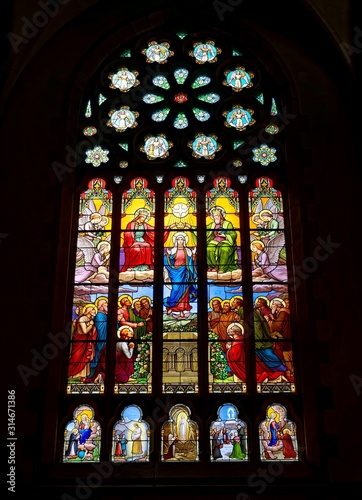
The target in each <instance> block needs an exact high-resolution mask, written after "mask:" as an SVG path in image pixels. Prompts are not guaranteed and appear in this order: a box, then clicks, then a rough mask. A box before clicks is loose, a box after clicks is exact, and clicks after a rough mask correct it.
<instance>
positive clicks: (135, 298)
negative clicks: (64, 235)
mask: <svg viewBox="0 0 362 500" xmlns="http://www.w3.org/2000/svg"><path fill="white" fill-rule="evenodd" d="M281 106H282V102H281V100H280V96H279V95H278V89H277V86H276V85H275V84H274V83H273V79H272V75H269V74H268V72H267V71H265V70H264V69H263V67H262V65H261V64H260V63H258V61H256V60H255V58H253V56H252V55H251V54H249V53H248V52H247V51H245V49H244V48H243V47H241V46H239V45H237V44H236V43H234V41H233V40H231V39H228V38H227V36H221V35H220V33H218V32H215V33H213V32H198V33H188V32H168V31H163V32H162V33H154V34H152V35H144V36H143V37H140V38H138V39H137V40H136V41H134V42H130V43H129V44H128V45H126V46H122V47H120V48H117V50H116V51H115V52H114V53H113V54H111V55H109V56H108V58H107V60H106V61H105V62H104V63H103V64H102V66H101V67H100V68H99V70H98V71H97V72H96V74H95V75H94V77H93V78H92V80H91V81H90V82H89V85H88V87H87V89H86V91H85V93H84V100H83V102H82V104H81V116H80V122H79V135H78V143H77V152H78V154H79V157H80V158H81V159H82V161H81V163H80V165H79V166H78V176H77V182H78V185H77V196H78V201H79V202H78V209H77V213H76V214H75V216H74V220H75V221H76V222H75V229H74V236H73V256H74V266H73V268H72V270H71V279H72V280H73V283H74V286H73V288H72V296H71V299H70V300H69V317H70V316H71V314H72V317H71V320H72V328H71V342H70V352H69V361H68V363H67V374H66V375H65V377H64V380H65V382H64V383H65V385H66V387H67V396H68V397H69V398H70V397H72V398H73V399H72V401H74V400H76V403H77V405H78V406H79V405H85V406H86V405H90V406H91V407H93V405H94V402H96V404H97V408H98V410H97V418H99V419H102V421H107V422H109V421H112V422H113V424H112V425H113V427H112V429H113V430H112V429H111V431H112V432H113V434H112V432H111V431H110V432H109V435H107V432H103V433H102V451H103V452H104V453H105V457H106V458H107V455H106V454H108V459H109V460H112V457H113V459H114V458H115V457H116V456H117V457H118V458H117V461H118V462H119V463H121V462H123V461H124V462H127V461H132V462H144V461H150V460H151V461H152V460H153V461H163V460H165V457H167V461H199V454H200V453H201V457H206V458H204V459H203V460H212V457H214V458H215V457H216V456H217V457H219V460H218V461H223V460H228V461H232V460H233V458H234V457H235V460H236V461H243V462H244V461H249V460H250V459H252V460H268V459H269V458H270V457H275V459H277V460H283V459H285V458H286V456H287V455H286V454H285V453H284V455H283V450H284V448H285V447H286V446H287V447H288V450H289V451H288V456H287V458H288V460H301V456H300V454H298V453H297V452H295V450H298V446H297V442H298V440H301V441H303V435H302V427H301V426H300V425H299V421H301V420H302V414H301V413H302V410H301V405H300V404H299V405H298V410H296V409H295V406H294V402H295V399H296V397H298V395H299V390H298V371H297V366H296V365H297V363H296V339H297V335H296V328H295V324H296V318H295V314H294V310H295V303H294V296H293V292H294V290H293V286H292V275H291V264H290V262H291V247H290V235H289V232H288V227H289V224H290V221H289V220H288V206H287V200H288V196H287V189H288V184H287V177H288V176H287V172H288V169H289V168H291V166H290V165H288V163H287V160H286V155H285V137H284V133H283V132H284V130H283V128H284V127H283V122H282V121H281V120H280V117H279V110H280V108H281ZM102 398H103V399H102ZM105 398H108V399H107V401H110V400H111V401H112V404H111V405H109V404H108V405H107V408H108V409H107V410H106V409H105V408H106V406H105V405H103V404H102V401H103V400H105ZM155 399H156V400H157V401H158V402H157V403H155ZM298 401H299V399H298ZM157 405H158V409H159V408H160V407H163V408H164V410H165V411H164V417H163V418H161V419H160V418H159V415H158V418H155V415H156V414H158V410H157V408H156V406H157ZM73 407H74V406H73ZM133 407H135V408H137V409H138V411H139V416H142V418H143V419H145V420H140V421H141V422H142V426H143V431H145V429H146V427H147V433H148V434H147V436H146V434H145V436H143V439H146V441H145V442H144V443H147V446H143V447H142V449H143V451H142V453H138V452H135V451H130V450H131V448H132V447H131V445H130V444H129V443H130V442H131V441H132V442H133V444H134V439H136V438H134V439H133V438H131V432H134V429H133V430H132V431H131V430H130V428H129V426H128V420H127V418H126V415H127V411H128V413H129V412H130V410H129V409H130V408H133ZM110 408H113V410H112V411H113V413H110V411H111V410H110ZM275 408H282V410H283V412H282V415H281V413H280V412H276V411H274V410H275ZM127 409H128V410H127ZM224 410H225V411H224ZM226 410H228V411H226ZM220 411H221V412H222V415H221V413H220ZM71 412H72V409H71V408H70V409H69V414H71ZM102 412H108V413H103V414H102ZM229 413H232V415H231V416H230V417H229V416H228V415H229ZM216 414H218V420H215V415H216ZM287 414H288V415H291V416H292V419H293V420H292V421H290V422H292V424H293V425H289V424H288V425H287V421H286V419H285V416H286V415H287ZM265 416H267V420H265ZM66 417H68V418H69V415H67V416H64V418H66ZM137 418H138V417H137ZM228 419H229V420H230V421H229V420H228ZM136 420H137V419H135V418H134V419H133V420H132V419H131V420H130V422H131V423H132V425H136V424H137V422H136ZM295 420H298V425H295V424H294V421H295ZM135 422H136V423H135ZM145 422H148V423H145ZM190 422H191V423H192V425H191V424H189V423H190ZM288 422H289V421H288ZM137 425H138V424H137ZM103 427H104V426H103ZM117 429H118V430H117ZM240 429H241V431H240V432H239V430H240ZM296 429H297V430H298V432H299V434H298V435H297V433H296ZM223 430H224V433H223ZM211 431H213V433H214V434H215V433H216V434H217V436H216V437H215V436H214V439H213V436H212V435H211V434H210V432H211ZM70 432H72V431H70ZM68 434H69V432H68ZM68 434H67V435H66V436H65V440H66V443H69V440H70V438H69V435H68ZM229 434H231V437H230V436H229V438H228V435H229ZM241 434H242V435H241ZM225 436H226V437H225ZM116 438H117V441H116ZM99 439H100V436H97V440H99ZM121 440H122V442H121ZM216 442H218V443H219V444H222V445H223V452H222V453H221V452H220V454H217V455H216V454H215V453H216V452H214V454H213V452H212V446H213V444H212V443H216ZM122 443H123V445H122ZM127 443H128V444H127ZM235 443H239V445H238V446H236V445H235V446H234V444H235ZM240 443H241V444H240ZM253 444H254V458H253V457H252V455H251V453H250V450H252V449H253ZM259 444H260V452H259V453H256V455H255V448H256V446H255V445H257V447H259ZM122 446H123V447H122ZM78 448H79V442H78ZM64 449H65V447H64ZM67 449H68V448H67ZM116 449H117V452H116V451H115V450H116ZM132 449H133V448H132ZM233 453H234V454H235V455H233ZM66 454H67V452H66V451H64V457H63V458H64V459H66ZM139 457H141V458H139ZM268 457H269V458H268ZM138 458H139V459H138ZM169 459H172V460H169ZM220 459H222V460H220ZM90 460H96V459H95V458H92V457H90ZM68 461H69V460H68ZM73 461H76V460H74V459H73Z"/></svg>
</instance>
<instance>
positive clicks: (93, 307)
mask: <svg viewBox="0 0 362 500" xmlns="http://www.w3.org/2000/svg"><path fill="white" fill-rule="evenodd" d="M87 309H94V310H95V312H96V313H97V312H98V307H97V306H96V305H95V304H92V303H91V302H90V303H89V304H86V305H85V306H83V313H84V312H85V311H86V310H87Z"/></svg>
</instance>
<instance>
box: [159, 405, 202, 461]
mask: <svg viewBox="0 0 362 500" xmlns="http://www.w3.org/2000/svg"><path fill="white" fill-rule="evenodd" d="M190 416H191V412H190V409H189V408H188V407H187V406H185V405H175V406H173V407H172V408H171V410H170V412H169V419H168V420H167V421H166V422H165V423H164V424H163V426H162V430H161V448H162V454H161V460H163V461H168V462H172V461H174V462H175V461H178V462H180V461H181V462H187V461H188V462H190V461H191V462H195V461H198V460H199V429H198V426H197V424H196V422H194V421H193V420H191V418H190Z"/></svg>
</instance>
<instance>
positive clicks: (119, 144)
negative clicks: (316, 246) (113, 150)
mask: <svg viewBox="0 0 362 500" xmlns="http://www.w3.org/2000/svg"><path fill="white" fill-rule="evenodd" d="M118 146H121V148H122V149H124V150H125V151H128V144H127V142H119V143H118Z"/></svg>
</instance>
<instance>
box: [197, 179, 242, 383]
mask: <svg viewBox="0 0 362 500" xmlns="http://www.w3.org/2000/svg"><path fill="white" fill-rule="evenodd" d="M206 213H207V219H206V261H207V294H208V304H209V309H208V338H209V384H210V391H211V392H246V388H247V387H246V373H245V370H246V366H245V350H244V337H243V336H244V326H243V324H242V322H243V319H244V318H243V314H242V296H241V293H242V286H241V278H242V266H241V261H242V256H241V235H240V207H239V197H238V194H237V193H236V192H235V191H234V190H233V189H231V188H230V180H229V179H228V178H227V177H218V178H216V179H215V180H214V187H213V188H212V189H210V190H209V191H208V192H207V197H206Z"/></svg>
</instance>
